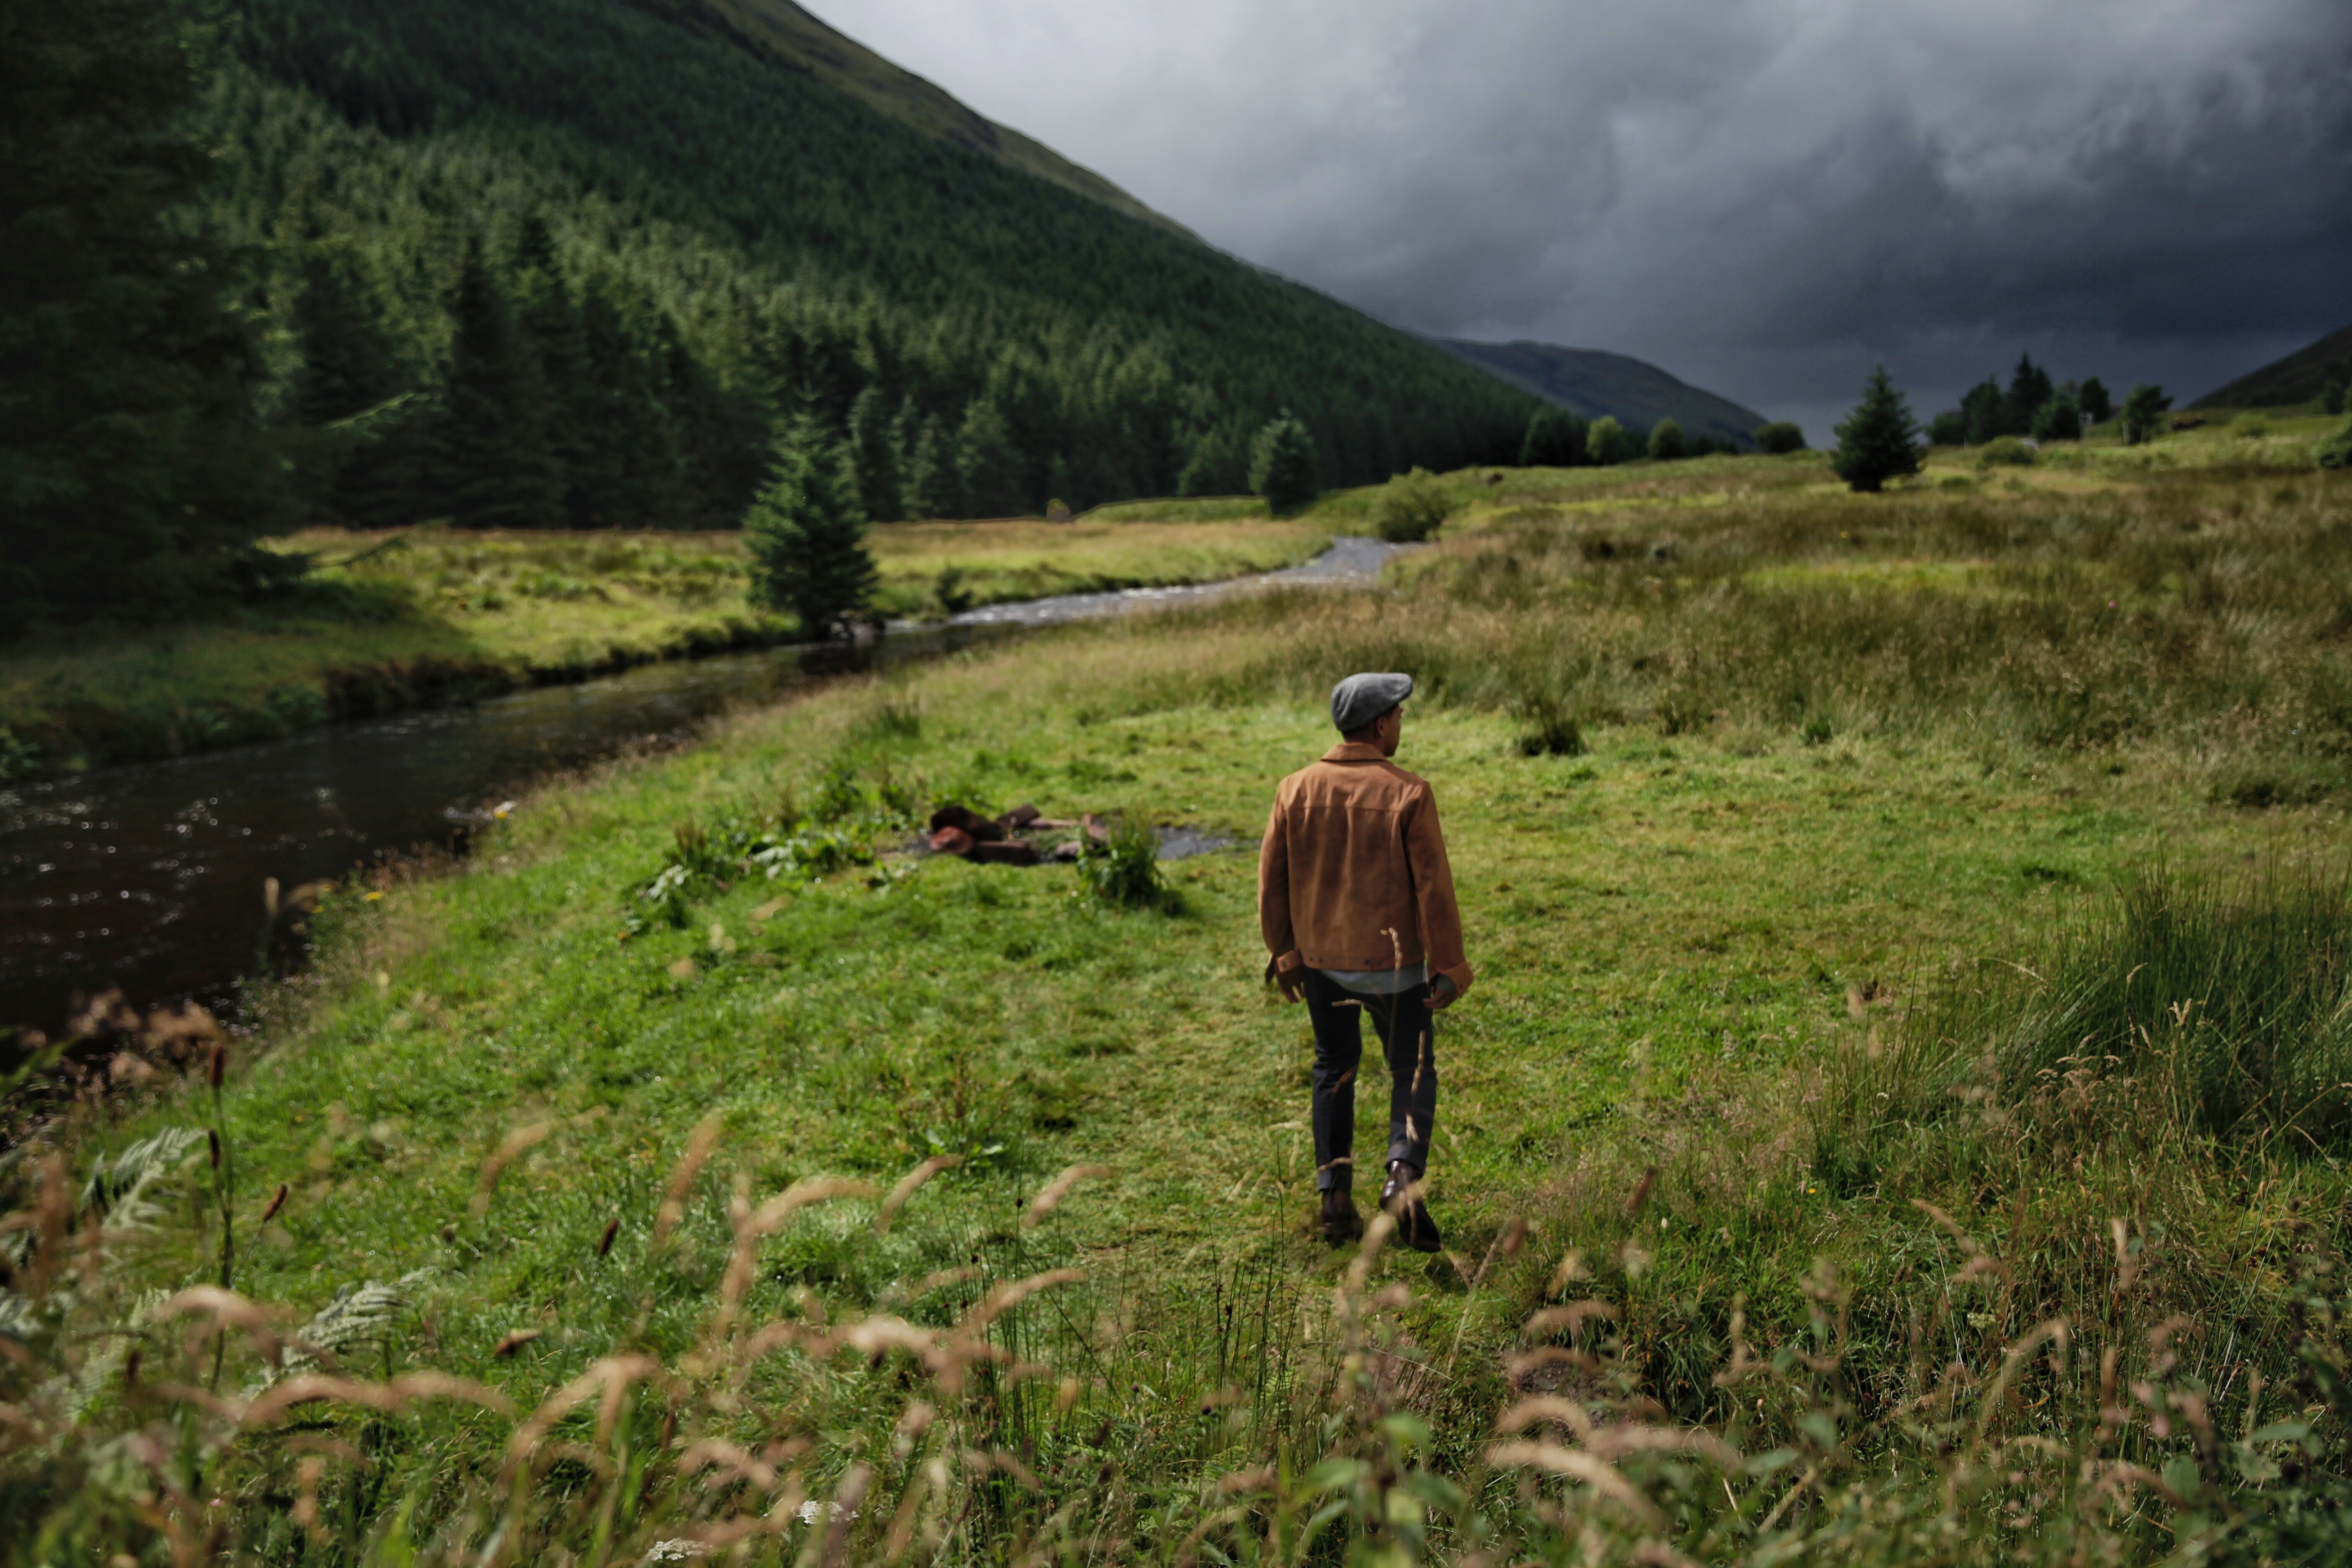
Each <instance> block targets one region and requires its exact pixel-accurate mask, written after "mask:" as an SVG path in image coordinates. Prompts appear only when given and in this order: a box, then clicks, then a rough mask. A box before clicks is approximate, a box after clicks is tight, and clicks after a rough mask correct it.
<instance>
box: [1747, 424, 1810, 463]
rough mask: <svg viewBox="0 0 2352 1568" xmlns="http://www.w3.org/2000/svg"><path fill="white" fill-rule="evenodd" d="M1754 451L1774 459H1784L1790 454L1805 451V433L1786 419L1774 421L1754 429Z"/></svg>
mask: <svg viewBox="0 0 2352 1568" xmlns="http://www.w3.org/2000/svg"><path fill="white" fill-rule="evenodd" d="M1756 449H1757V450H1758V451H1759V452H1769V453H1770V454H1771V455H1772V456H1774V457H1776V458H1782V457H1786V456H1788V455H1789V454H1790V452H1801V451H1803V450H1804V449H1805V432H1804V430H1803V429H1802V428H1801V426H1797V425H1794V424H1791V423H1790V421H1788V420H1786V419H1775V420H1774V421H1772V423H1770V424H1769V425H1759V426H1757V427H1756Z"/></svg>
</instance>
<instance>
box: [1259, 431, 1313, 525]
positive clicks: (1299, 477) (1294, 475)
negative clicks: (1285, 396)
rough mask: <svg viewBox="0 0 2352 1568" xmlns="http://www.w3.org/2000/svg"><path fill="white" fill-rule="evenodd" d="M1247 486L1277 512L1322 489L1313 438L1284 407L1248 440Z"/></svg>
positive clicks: (1298, 504) (1303, 501) (1288, 509)
mask: <svg viewBox="0 0 2352 1568" xmlns="http://www.w3.org/2000/svg"><path fill="white" fill-rule="evenodd" d="M1249 479H1250V489H1252V490H1254V491H1255V492H1256V493H1257V494H1259V495H1261V496H1264V497H1265V505H1266V510H1268V511H1271V512H1274V513H1275V514H1276V515H1277V516H1279V515H1281V514H1282V513H1285V512H1293V511H1297V510H1300V509H1301V508H1303V507H1306V506H1307V505H1309V504H1311V503H1312V502H1313V501H1314V500H1315V498H1316V497H1317V496H1318V495H1319V494H1320V493H1322V485H1321V483H1320V481H1318V479H1317V478H1316V472H1315V438H1314V437H1311V436H1309V435H1308V434H1307V426H1305V425H1303V424H1301V423H1300V422H1299V421H1298V419H1297V417H1296V416H1293V415H1292V414H1291V412H1290V410H1289V409H1287V408H1286V409H1284V410H1283V411H1282V413H1281V414H1280V416H1277V417H1276V418H1275V419H1273V420H1270V421H1269V422H1268V423H1267V424H1266V426H1265V428H1264V429H1263V430H1260V431H1259V432H1258V433H1257V437H1256V438H1255V440H1253V441H1252V442H1251V443H1250V473H1249Z"/></svg>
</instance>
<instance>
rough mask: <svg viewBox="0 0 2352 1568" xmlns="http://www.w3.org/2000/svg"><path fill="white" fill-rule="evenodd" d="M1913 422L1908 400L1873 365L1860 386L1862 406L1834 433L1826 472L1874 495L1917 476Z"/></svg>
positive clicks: (1892, 380)
mask: <svg viewBox="0 0 2352 1568" xmlns="http://www.w3.org/2000/svg"><path fill="white" fill-rule="evenodd" d="M1919 435H1920V433H1919V422H1918V421H1917V420H1916V419H1914V418H1912V417H1911V403H1910V400H1909V399H1908V398H1906V397H1905V396H1904V395H1903V394H1902V393H1901V392H1900V391H1898V390H1897V389H1896V387H1895V378H1894V377H1892V376H1890V375H1888V374H1886V367H1885V365H1883V364H1879V365H1873V366H1871V369H1870V379H1869V380H1868V381H1866V382H1864V383H1863V387H1862V401H1861V402H1859V403H1857V404H1855V405H1853V413H1851V414H1849V415H1847V416H1845V422H1844V423H1843V424H1842V425H1840V426H1838V427H1837V438H1838V445H1837V455H1836V456H1835V457H1834V458H1832V459H1831V462H1830V466H1831V467H1832V468H1834V469H1836V470H1837V477H1838V478H1840V479H1843V480H1844V481H1845V482H1846V483H1847V484H1848V485H1849V486H1851V487H1852V488H1853V489H1856V490H1859V491H1861V492H1863V493H1864V494H1874V493H1875V492H1877V491H1879V490H1882V489H1885V488H1886V481H1887V480H1889V479H1901V478H1904V477H1906V476H1908V475H1911V474H1916V473H1917V472H1918V471H1919Z"/></svg>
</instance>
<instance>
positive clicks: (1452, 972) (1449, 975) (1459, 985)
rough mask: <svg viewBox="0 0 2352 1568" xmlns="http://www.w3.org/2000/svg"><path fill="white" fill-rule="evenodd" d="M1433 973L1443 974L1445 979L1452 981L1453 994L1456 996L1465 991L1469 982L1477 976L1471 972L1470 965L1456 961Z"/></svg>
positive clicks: (1468, 987) (1468, 986)
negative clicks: (1448, 966)
mask: <svg viewBox="0 0 2352 1568" xmlns="http://www.w3.org/2000/svg"><path fill="white" fill-rule="evenodd" d="M1434 973H1439V974H1443V975H1444V976H1445V978H1446V979H1448V980H1451V981H1452V982H1454V994H1455V995H1456V996H1459V995H1461V994H1463V993H1464V992H1465V991H1467V990H1469V989H1470V982H1471V981H1473V980H1475V979H1476V978H1477V976H1476V975H1475V974H1473V973H1471V971H1470V965H1469V964H1468V963H1457V964H1454V965H1453V966H1452V967H1450V968H1446V969H1440V970H1437V971H1435V972H1434Z"/></svg>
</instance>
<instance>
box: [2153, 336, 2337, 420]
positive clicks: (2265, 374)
mask: <svg viewBox="0 0 2352 1568" xmlns="http://www.w3.org/2000/svg"><path fill="white" fill-rule="evenodd" d="M2339 364H2352V327H2338V328H2337V329H2336V331H2332V332H2330V333H2328V334H2327V335H2326V337H2324V338H2322V339H2320V340H2319V341H2318V342H2315V343H2306V344H2305V345H2304V346H2303V347H2302V348H2299V349H2297V350H2295V351H2294V353H2291V354H2289V355H2287V356H2286V357H2285V358H2284V359H2282V360H2273V362H2272V363H2269V364H2266V365H2264V366H2263V368H2262V369H2260V370H2257V371H2252V372H2249V373H2248V374H2244V375H2242V376H2240V377H2239V378H2238V379H2237V380H2235V381H2233V382H2231V383H2230V384H2228V385H2227V386H2217V387H2215V388H2214V389H2213V390H2212V391H2210V392H2209V393H2207V394H2206V395H2204V396H2202V397H2200V398H2199V399H2198V400H2197V401H2196V402H2194V403H2192V404H2190V405H2189V407H2191V408H2283V407H2285V406H2287V405H2290V404H2296V403H2308V402H2310V401H2311V400H2312V399H2313V398H2315V397H2317V396H2318V395H2319V394H2320V391H2321V389H2322V388H2323V387H2325V386H2326V382H2327V373H2328V371H2329V370H2330V369H2332V368H2334V367H2335V366H2336V365H2339Z"/></svg>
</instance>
